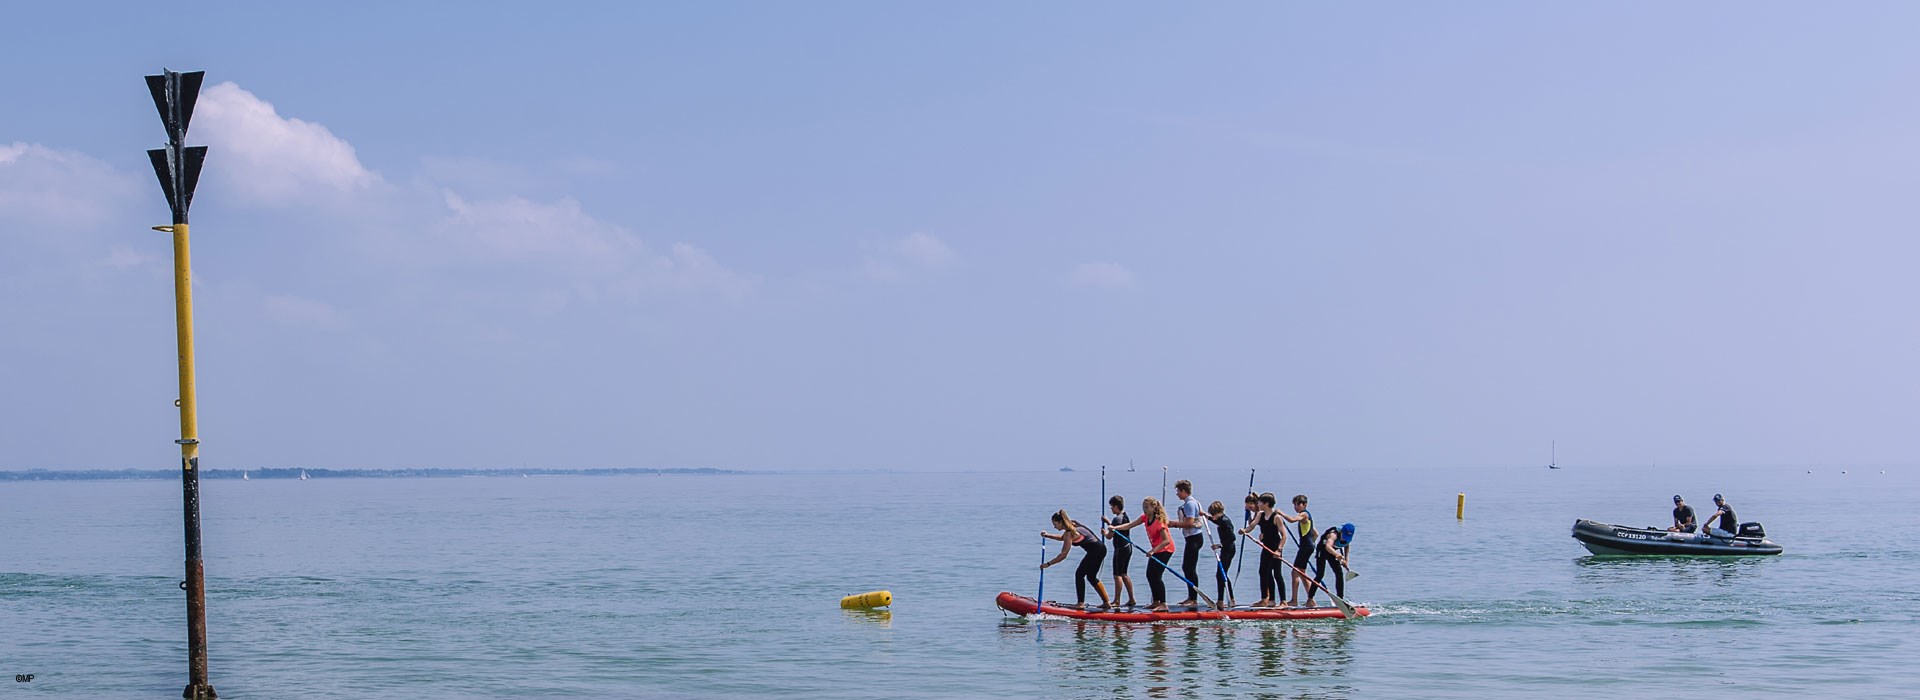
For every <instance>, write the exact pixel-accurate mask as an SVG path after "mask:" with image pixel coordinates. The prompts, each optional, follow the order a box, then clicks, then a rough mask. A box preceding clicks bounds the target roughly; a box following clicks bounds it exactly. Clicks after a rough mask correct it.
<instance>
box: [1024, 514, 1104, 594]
mask: <svg viewBox="0 0 1920 700" xmlns="http://www.w3.org/2000/svg"><path fill="white" fill-rule="evenodd" d="M1053 526H1054V528H1056V529H1058V530H1060V534H1058V535H1056V534H1053V533H1051V532H1047V531H1044V530H1042V531H1041V532H1040V536H1041V537H1045V538H1047V539H1051V540H1060V555H1059V556H1056V557H1054V558H1053V560H1052V561H1049V562H1047V563H1045V564H1041V565H1040V568H1042V569H1045V568H1047V567H1049V566H1053V565H1054V564H1058V563H1060V562H1062V561H1064V560H1066V558H1067V553H1068V552H1071V551H1073V548H1074V547H1076V546H1077V547H1079V548H1080V549H1081V550H1083V551H1084V552H1085V554H1084V555H1082V556H1081V557H1080V568H1077V569H1074V570H1073V593H1074V605H1075V607H1081V608H1084V607H1086V606H1087V584H1088V583H1092V584H1093V590H1094V592H1096V593H1099V594H1100V607H1101V608H1111V607H1113V602H1112V601H1111V600H1110V599H1109V598H1107V587H1106V586H1103V585H1101V584H1100V562H1103V561H1106V559H1107V546H1106V545H1105V544H1102V543H1101V542H1100V535H1099V534H1097V533H1095V532H1094V531H1093V530H1092V529H1091V528H1089V527H1087V526H1085V525H1081V524H1080V523H1076V522H1074V521H1073V520H1072V519H1070V518H1068V517H1067V511H1065V510H1059V511H1055V512H1054V514H1053Z"/></svg>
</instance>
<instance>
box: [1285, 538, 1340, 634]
mask: <svg viewBox="0 0 1920 700" xmlns="http://www.w3.org/2000/svg"><path fill="white" fill-rule="evenodd" d="M1291 530H1292V528H1287V527H1283V528H1280V531H1281V532H1282V533H1285V534H1286V535H1287V536H1288V538H1289V539H1291V540H1293V543H1294V545H1295V546H1298V547H1305V546H1306V543H1305V542H1304V541H1302V540H1301V539H1300V537H1299V535H1298V533H1294V532H1291ZM1315 556H1318V555H1317V554H1316V555H1315ZM1287 568H1289V569H1293V570H1294V571H1299V572H1300V578H1303V579H1306V580H1307V583H1311V584H1313V585H1315V586H1319V587H1320V590H1323V591H1326V592H1327V597H1328V598H1332V599H1333V605H1334V607H1337V608H1339V609H1340V614H1341V615H1345V616H1346V617H1347V618H1349V619H1351V618H1352V617H1353V606H1352V605H1350V604H1348V603H1347V601H1345V600H1343V599H1341V598H1340V596H1337V595H1334V593H1333V589H1331V588H1328V587H1327V585H1326V584H1324V583H1321V582H1319V581H1315V580H1313V577H1312V576H1308V575H1307V572H1306V571H1303V570H1301V569H1300V567H1298V566H1294V565H1293V562H1287ZM1307 591H1308V593H1307V597H1309V598H1311V597H1313V593H1312V591H1313V589H1311V588H1309V589H1307Z"/></svg>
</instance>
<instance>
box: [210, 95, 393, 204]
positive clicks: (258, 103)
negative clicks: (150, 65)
mask: <svg viewBox="0 0 1920 700" xmlns="http://www.w3.org/2000/svg"><path fill="white" fill-rule="evenodd" d="M192 134H193V135H194V136H196V137H203V138H205V140H206V143H207V145H208V147H209V148H208V153H207V170H208V171H209V172H211V173H218V174H219V176H220V177H221V178H223V180H224V181H225V182H227V183H228V184H230V185H231V186H232V187H233V188H234V190H235V191H236V192H238V193H239V194H240V195H242V196H245V197H251V198H254V199H256V200H258V201H260V202H262V203H269V204H280V203H287V202H295V201H310V200H313V199H316V198H325V197H328V196H333V195H337V194H339V193H351V192H355V191H360V190H366V189H368V188H371V187H373V186H374V185H376V184H378V183H379V182H380V176H379V175H378V174H375V173H374V172H372V171H370V170H367V169H366V167H365V166H363V165H361V164H360V159H359V157H357V156H356V155H355V154H354V150H353V146H352V145H351V144H348V143H347V142H346V141H345V140H342V139H341V138H340V137H337V136H334V135H333V132H331V131H328V130H327V127H324V126H321V125H319V124H315V123H313V122H309V121H303V120H300V119H294V118H290V117H282V116H280V114H279V113H278V112H276V111H274V108H273V105H272V104H270V103H268V102H266V101H264V100H261V99H260V98H258V97H255V96H254V94H253V93H251V92H247V91H246V90H243V89H241V88H240V86H238V85H234V84H233V83H231V82H226V83H221V84H219V85H215V86H213V87H210V88H207V90H206V91H205V92H204V93H202V94H201V96H200V102H199V104H198V106H196V107H195V108H194V115H193V125H192Z"/></svg>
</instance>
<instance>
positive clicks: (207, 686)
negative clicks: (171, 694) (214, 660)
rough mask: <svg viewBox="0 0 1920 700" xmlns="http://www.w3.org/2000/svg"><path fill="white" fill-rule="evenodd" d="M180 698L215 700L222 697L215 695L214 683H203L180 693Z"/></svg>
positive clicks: (188, 687)
mask: <svg viewBox="0 0 1920 700" xmlns="http://www.w3.org/2000/svg"><path fill="white" fill-rule="evenodd" d="M180 697H183V698H186V699H187V700H214V699H215V698H218V697H220V696H219V695H215V694H214V692H213V684H212V683H202V684H199V685H190V686H187V689H186V690H185V691H182V692H181V693H180Z"/></svg>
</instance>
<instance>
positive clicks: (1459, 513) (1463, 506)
mask: <svg viewBox="0 0 1920 700" xmlns="http://www.w3.org/2000/svg"><path fill="white" fill-rule="evenodd" d="M1453 519H1454V520H1466V519H1467V494H1465V493H1462V494H1460V497H1459V498H1458V499H1456V500H1454V502H1453Z"/></svg>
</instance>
